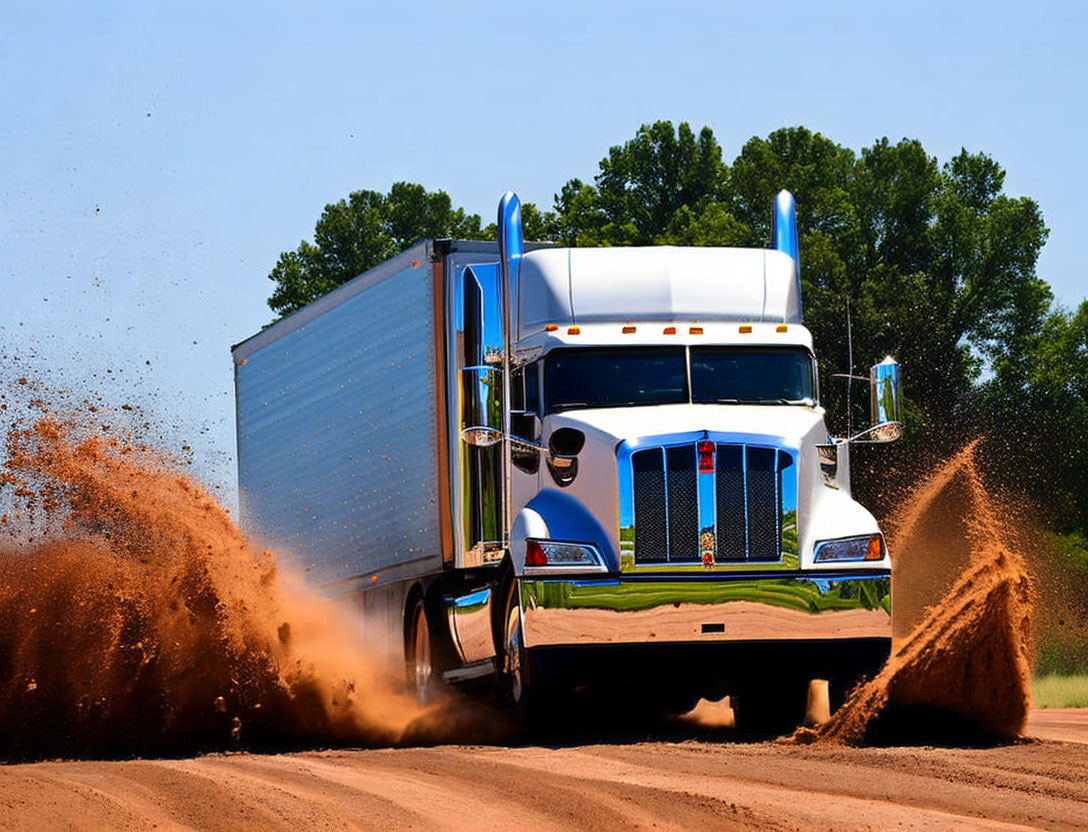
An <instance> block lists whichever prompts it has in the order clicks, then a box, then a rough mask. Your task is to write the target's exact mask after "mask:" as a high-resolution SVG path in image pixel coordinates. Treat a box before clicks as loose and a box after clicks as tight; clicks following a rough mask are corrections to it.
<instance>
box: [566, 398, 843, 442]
mask: <svg viewBox="0 0 1088 832" xmlns="http://www.w3.org/2000/svg"><path fill="white" fill-rule="evenodd" d="M823 417H824V411H823V408H820V407H804V406H801V405H740V404H669V405H657V406H653V407H616V408H596V409H590V410H571V411H567V412H565V413H556V414H552V415H550V416H548V417H547V418H546V420H545V439H547V436H548V435H550V433H551V431H554V430H556V429H558V428H561V427H570V428H577V429H579V430H581V431H583V432H584V433H585V434H586V437H587V439H596V440H597V441H607V440H613V441H620V440H635V439H641V438H645V437H652V436H662V435H667V434H677V433H690V432H693V431H704V430H705V431H714V432H720V433H735V434H740V435H743V436H744V437H745V438H746V439H748V440H749V441H750V440H751V439H753V438H755V437H761V438H764V439H765V440H766V441H767V442H768V444H776V445H787V446H792V447H800V445H801V444H802V439H803V438H804V437H805V436H807V435H808V434H810V433H811V432H812V431H813V430H814V429H816V428H819V429H820V431H821V434H822V432H823ZM821 439H822V436H821Z"/></svg>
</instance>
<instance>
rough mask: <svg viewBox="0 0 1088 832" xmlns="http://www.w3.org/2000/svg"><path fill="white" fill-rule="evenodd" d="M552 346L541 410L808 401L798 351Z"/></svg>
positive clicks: (806, 357)
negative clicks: (689, 369)
mask: <svg viewBox="0 0 1088 832" xmlns="http://www.w3.org/2000/svg"><path fill="white" fill-rule="evenodd" d="M688 361H689V351H688V349H686V348H685V347H632V348H626V349H616V348H614V347H606V348H600V349H598V348H586V349H557V350H552V351H551V352H550V353H548V356H547V358H546V359H545V362H544V399H545V409H546V412H548V413H555V412H558V411H563V410H572V409H576V408H594V407H630V406H635V405H648V404H686V403H688V402H695V403H698V404H807V405H811V404H815V401H814V397H813V372H812V356H811V355H810V354H809V352H808V351H807V350H804V349H801V348H775V347H765V348H758V347H757V348H752V347H744V348H741V347H693V348H691V349H690V363H691V373H690V379H691V389H690V392H689V388H688V367H687V364H688Z"/></svg>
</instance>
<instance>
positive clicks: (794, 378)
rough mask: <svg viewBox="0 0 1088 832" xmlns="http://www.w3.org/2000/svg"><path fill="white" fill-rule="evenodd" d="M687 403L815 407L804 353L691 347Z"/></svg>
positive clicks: (791, 350) (758, 349)
mask: <svg viewBox="0 0 1088 832" xmlns="http://www.w3.org/2000/svg"><path fill="white" fill-rule="evenodd" d="M691 400H692V401H693V402H696V403H705V404H713V403H721V404H809V405H811V404H815V400H814V398H813V395H812V358H811V356H810V355H809V354H808V351H807V350H803V349H797V348H784V349H783V348H773V347H767V348H759V347H755V348H752V347H745V348H738V347H692V348H691Z"/></svg>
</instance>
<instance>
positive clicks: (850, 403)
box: [831, 295, 869, 436]
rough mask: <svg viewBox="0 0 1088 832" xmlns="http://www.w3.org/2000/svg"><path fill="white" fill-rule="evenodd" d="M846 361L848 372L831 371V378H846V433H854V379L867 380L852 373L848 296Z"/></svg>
mask: <svg viewBox="0 0 1088 832" xmlns="http://www.w3.org/2000/svg"><path fill="white" fill-rule="evenodd" d="M846 363H847V364H848V365H849V366H848V367H847V369H848V370H849V371H850V372H848V373H832V374H831V377H832V378H844V379H846V435H847V436H853V435H854V399H853V397H852V396H851V392H852V388H853V386H854V379H857V380H858V381H868V380H869V379H868V378H866V377H865V376H856V375H854V328H853V326H852V325H851V322H850V297H849V295H848V296H847V298H846Z"/></svg>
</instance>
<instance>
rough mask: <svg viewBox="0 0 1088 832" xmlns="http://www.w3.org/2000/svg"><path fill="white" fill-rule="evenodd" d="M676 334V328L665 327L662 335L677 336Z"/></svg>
mask: <svg viewBox="0 0 1088 832" xmlns="http://www.w3.org/2000/svg"><path fill="white" fill-rule="evenodd" d="M675 334H676V327H674V326H667V327H665V329H664V331H663V332H662V335H675Z"/></svg>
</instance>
